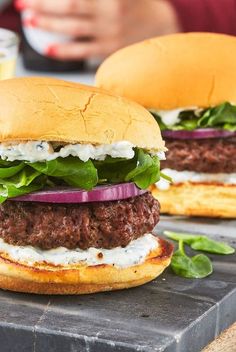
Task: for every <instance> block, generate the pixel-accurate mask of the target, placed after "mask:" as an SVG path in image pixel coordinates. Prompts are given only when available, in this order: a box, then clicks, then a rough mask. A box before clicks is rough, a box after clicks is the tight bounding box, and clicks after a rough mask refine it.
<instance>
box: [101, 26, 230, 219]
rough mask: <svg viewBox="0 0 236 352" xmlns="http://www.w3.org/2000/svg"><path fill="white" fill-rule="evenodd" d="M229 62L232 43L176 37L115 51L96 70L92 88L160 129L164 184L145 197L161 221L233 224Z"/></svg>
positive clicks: (210, 36)
mask: <svg viewBox="0 0 236 352" xmlns="http://www.w3.org/2000/svg"><path fill="white" fill-rule="evenodd" d="M229 53H230V55H229ZM235 54H236V38H235V37H233V36H227V35H222V34H214V33H184V34H183V33H182V34H174V35H167V36H163V37H158V38H153V39H150V40H146V41H144V42H141V43H137V44H134V45H132V46H129V47H127V48H124V49H121V50H120V51H118V52H117V53H115V54H113V55H112V56H111V57H109V58H108V59H106V60H105V62H104V63H103V64H102V65H101V66H100V68H99V69H98V72H97V75H96V84H97V86H99V87H102V88H105V89H109V90H111V91H112V92H114V93H116V94H121V95H123V96H125V97H128V98H130V99H133V100H134V101H136V102H138V103H140V104H141V105H143V106H144V107H146V108H147V109H148V110H149V111H150V112H151V113H152V114H153V116H154V117H155V119H156V121H157V122H158V124H159V126H160V128H161V131H162V136H163V138H164V139H165V141H166V147H167V149H168V152H167V153H166V160H165V161H164V162H162V172H163V174H164V175H165V179H162V180H160V181H159V182H158V183H156V186H152V187H151V189H152V193H153V195H154V196H155V197H156V198H157V197H158V199H159V200H160V202H161V205H162V207H161V210H162V212H163V213H169V214H177V215H194V216H210V217H228V218H235V217H236V85H235V82H236V64H235V63H236V61H235V60H234V55H235ZM144 62H145V65H144V64H143V63H144Z"/></svg>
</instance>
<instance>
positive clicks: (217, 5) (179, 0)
mask: <svg viewBox="0 0 236 352" xmlns="http://www.w3.org/2000/svg"><path fill="white" fill-rule="evenodd" d="M170 3H171V4H172V5H173V6H174V8H175V10H176V13H177V15H178V18H179V21H180V24H181V26H182V30H183V32H219V33H225V34H232V35H236V0H170Z"/></svg>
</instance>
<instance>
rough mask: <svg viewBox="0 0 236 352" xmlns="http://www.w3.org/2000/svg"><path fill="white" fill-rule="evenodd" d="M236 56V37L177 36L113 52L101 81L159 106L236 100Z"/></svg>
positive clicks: (98, 79)
mask: <svg viewBox="0 0 236 352" xmlns="http://www.w3.org/2000/svg"><path fill="white" fill-rule="evenodd" d="M235 56H236V37H234V36H229V35H224V34H214V33H180V34H171V35H167V36H162V37H157V38H152V39H149V40H145V41H143V42H140V43H137V44H133V45H131V46H128V47H126V48H123V49H121V50H119V51H117V52H116V53H114V54H112V55H111V56H110V57H108V58H107V59H106V60H105V61H104V62H103V63H102V65H101V66H100V68H99V69H98V72H97V74H96V85H97V86H99V87H102V88H105V89H108V90H110V91H111V92H112V93H115V94H119V95H122V96H124V97H126V98H129V99H132V100H134V101H136V102H137V103H139V104H141V105H143V106H145V107H146V108H155V109H158V110H172V109H176V108H182V107H209V106H215V105H217V104H221V103H223V102H225V101H229V102H231V103H236V84H235V82H236V60H235Z"/></svg>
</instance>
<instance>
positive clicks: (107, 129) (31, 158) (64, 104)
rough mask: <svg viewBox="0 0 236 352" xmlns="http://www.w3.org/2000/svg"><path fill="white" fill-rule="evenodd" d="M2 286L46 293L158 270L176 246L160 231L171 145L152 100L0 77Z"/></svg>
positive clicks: (139, 279) (105, 285)
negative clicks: (160, 189)
mask: <svg viewBox="0 0 236 352" xmlns="http://www.w3.org/2000/svg"><path fill="white" fill-rule="evenodd" d="M0 95H1V97H2V98H3V103H2V106H1V109H0V110H1V111H0V201H1V204H0V287H1V288H3V289H8V290H14V291H20V292H32V293H43V294H51V293H53V294H80V293H92V292H99V291H107V290H114V289H122V288H128V287H132V286H137V285H140V284H143V283H145V282H148V281H150V280H152V279H154V278H155V277H157V276H158V275H159V274H160V273H161V272H162V271H163V270H164V269H165V268H166V267H167V266H168V265H169V263H170V259H171V255H172V251H173V248H172V245H171V244H169V243H168V242H167V241H165V240H161V239H159V238H158V237H157V236H155V235H154V234H153V229H154V227H155V225H156V224H157V223H158V221H159V211H160V204H159V202H158V200H156V199H155V198H154V197H153V196H152V194H151V192H150V191H148V190H147V189H148V187H149V186H150V185H151V184H153V183H155V182H158V181H159V180H160V177H161V174H160V160H161V159H163V158H164V156H165V151H166V148H165V145H164V142H163V140H162V138H161V134H160V129H159V127H158V125H157V124H156V121H155V119H154V118H153V116H152V115H151V114H150V113H149V112H147V111H146V110H145V109H144V108H143V107H141V106H139V105H137V104H135V103H132V102H130V101H128V100H125V99H123V98H120V97H115V96H112V95H109V93H104V92H103V91H101V90H99V89H97V88H92V87H88V86H83V85H78V84H74V83H69V82H64V81H60V80H54V79H46V78H18V79H12V80H6V81H3V82H1V83H0Z"/></svg>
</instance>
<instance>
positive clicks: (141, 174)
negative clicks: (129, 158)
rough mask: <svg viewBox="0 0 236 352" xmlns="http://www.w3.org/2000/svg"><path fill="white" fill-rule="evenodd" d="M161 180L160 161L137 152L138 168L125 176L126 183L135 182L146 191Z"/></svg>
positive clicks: (140, 150) (142, 152)
mask: <svg viewBox="0 0 236 352" xmlns="http://www.w3.org/2000/svg"><path fill="white" fill-rule="evenodd" d="M159 180H160V161H159V159H158V157H156V156H151V155H149V154H147V153H145V152H144V151H143V150H142V149H139V150H138V151H137V166H136V167H135V169H133V170H132V171H130V172H129V173H128V174H127V175H126V176H125V181H133V182H134V183H135V184H136V185H137V186H138V187H140V188H142V189H145V188H148V186H149V185H151V184H153V183H155V182H157V181H159Z"/></svg>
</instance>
